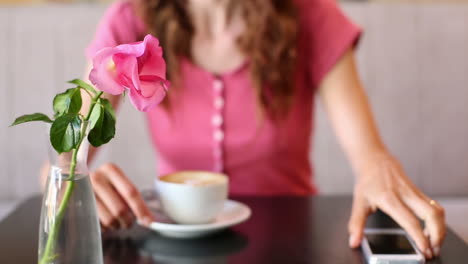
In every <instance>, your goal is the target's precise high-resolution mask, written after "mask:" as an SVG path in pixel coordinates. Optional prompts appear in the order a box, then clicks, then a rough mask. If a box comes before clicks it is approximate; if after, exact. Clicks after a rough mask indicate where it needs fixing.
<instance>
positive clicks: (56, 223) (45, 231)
mask: <svg viewBox="0 0 468 264" xmlns="http://www.w3.org/2000/svg"><path fill="white" fill-rule="evenodd" d="M85 141H86V140H85ZM85 141H84V142H83V143H82V144H81V146H80V148H79V150H78V151H77V153H75V155H76V163H74V164H73V162H72V160H73V158H72V157H73V152H68V153H61V154H57V152H56V151H55V150H54V149H53V148H52V147H50V150H49V160H50V168H49V175H48V179H47V183H46V186H45V192H44V197H43V201H42V209H41V219H40V227H39V252H38V254H39V256H38V257H39V258H38V263H39V264H65V263H66V264H85V263H86V264H102V263H103V255H102V243H101V231H100V225H99V219H98V216H97V211H96V201H95V197H94V192H93V188H92V186H91V182H90V179H89V174H88V166H87V156H88V144H87V142H85ZM73 168H74V169H73ZM71 169H73V173H71V171H70V170H71Z"/></svg>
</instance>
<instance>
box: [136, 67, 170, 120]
mask: <svg viewBox="0 0 468 264" xmlns="http://www.w3.org/2000/svg"><path fill="white" fill-rule="evenodd" d="M141 77H143V78H142V79H140V84H141V90H137V89H130V94H129V96H130V101H131V102H132V103H133V105H134V106H135V108H137V109H138V110H140V111H144V112H147V111H149V110H151V109H152V108H153V107H155V106H156V105H158V104H159V103H160V102H161V101H162V100H163V99H164V97H165V96H166V92H167V89H168V88H169V85H170V84H169V82H168V81H167V80H165V79H163V78H161V77H159V76H141ZM141 77H140V78H141ZM145 95H146V96H145Z"/></svg>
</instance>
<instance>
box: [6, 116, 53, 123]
mask: <svg viewBox="0 0 468 264" xmlns="http://www.w3.org/2000/svg"><path fill="white" fill-rule="evenodd" d="M32 121H43V122H46V123H52V120H50V118H49V117H48V116H47V115H44V114H41V113H34V114H30V115H22V116H20V117H18V118H16V119H15V121H14V122H13V123H12V124H11V125H10V126H16V125H19V124H22V123H26V122H32Z"/></svg>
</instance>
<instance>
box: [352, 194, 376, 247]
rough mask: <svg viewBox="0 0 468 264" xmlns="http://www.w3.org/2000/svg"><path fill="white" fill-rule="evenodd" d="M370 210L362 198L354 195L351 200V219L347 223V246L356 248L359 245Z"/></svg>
mask: <svg viewBox="0 0 468 264" xmlns="http://www.w3.org/2000/svg"><path fill="white" fill-rule="evenodd" d="M370 212H371V210H370V207H369V206H368V204H367V201H366V200H365V199H364V197H362V196H360V195H355V196H354V198H353V207H352V210H351V217H350V220H349V223H348V230H349V235H350V236H349V246H350V247H351V248H357V247H359V245H360V244H361V241H362V237H363V235H364V228H365V226H366V219H367V217H368V216H369V214H370Z"/></svg>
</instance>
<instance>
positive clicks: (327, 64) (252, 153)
mask: <svg viewBox="0 0 468 264" xmlns="http://www.w3.org/2000/svg"><path fill="white" fill-rule="evenodd" d="M147 33H151V34H153V35H154V36H156V37H157V38H159V39H160V41H161V45H162V47H163V48H164V52H165V58H166V60H167V63H168V74H169V78H170V79H171V81H172V83H173V88H172V89H171V91H170V94H169V97H168V98H167V99H166V101H165V103H164V104H163V105H161V106H158V107H156V108H155V109H153V110H152V111H150V112H149V113H148V114H147V120H148V124H149V130H150V135H151V137H152V139H153V143H154V147H155V148H157V149H158V151H159V154H160V155H159V163H160V173H161V174H165V173H169V172H172V171H177V170H186V169H198V170H214V171H222V172H225V173H226V174H228V175H229V177H230V185H231V189H230V193H231V194H239V195H312V194H315V193H317V189H316V187H315V185H314V184H313V183H312V182H311V175H312V169H311V165H310V164H309V158H308V154H309V145H310V144H309V143H310V134H311V131H312V117H313V111H312V109H313V101H314V95H315V93H317V94H318V95H319V97H320V99H321V100H322V101H323V103H324V105H325V107H326V110H327V113H328V115H329V118H330V120H331V123H332V124H333V127H334V130H335V133H336V135H337V137H338V139H339V142H340V143H341V146H342V147H343V150H344V151H345V153H346V154H347V157H348V159H349V161H350V162H351V164H352V167H353V168H354V171H355V174H356V185H355V190H354V202H353V208H352V215H351V219H350V221H349V232H350V241H349V243H350V246H351V247H357V246H359V244H360V241H361V239H362V236H363V228H364V225H365V221H366V218H367V216H368V215H369V214H370V213H371V212H373V211H375V210H376V209H377V208H380V209H382V210H383V211H384V212H386V213H387V214H389V215H390V216H392V217H393V218H394V219H395V220H396V221H397V222H398V223H399V224H400V225H401V226H402V227H403V228H404V229H405V230H407V231H408V233H409V234H410V235H411V237H412V238H413V239H414V240H415V242H416V244H417V245H418V247H419V248H420V249H421V250H422V252H424V254H425V255H426V257H427V258H432V257H433V256H434V255H438V254H439V248H440V245H441V243H442V240H443V238H444V235H445V220H444V211H443V209H442V208H441V207H440V206H439V205H438V204H437V203H436V202H434V201H433V200H431V199H430V198H428V197H427V196H425V195H424V194H423V193H422V192H421V191H420V190H418V189H417V188H416V187H415V186H414V185H413V183H411V181H410V180H409V178H408V177H407V176H406V175H405V173H404V171H403V169H402V168H401V166H400V165H399V163H398V161H397V160H396V159H395V158H394V157H393V156H392V155H391V154H390V153H389V151H388V150H387V148H386V147H385V145H384V144H383V142H382V140H381V138H380V136H379V134H378V131H377V128H376V126H375V123H374V120H373V118H372V115H371V111H370V108H369V104H368V102H367V98H366V95H365V93H364V90H363V88H362V85H361V83H360V80H359V78H358V74H357V71H356V66H355V59H354V47H355V45H356V43H357V41H358V39H359V36H360V29H359V28H358V27H357V26H356V25H355V24H353V23H352V22H351V21H349V20H348V19H347V18H346V17H345V16H344V15H343V13H342V12H341V11H340V10H339V8H338V7H337V5H336V3H335V2H334V1H333V0H296V1H292V0H289V1H288V0H244V1H238V0H237V1H236V0H139V2H117V3H115V4H114V5H113V6H112V7H111V8H110V9H109V10H108V11H107V12H106V14H105V16H104V18H103V19H102V21H101V23H100V25H99V27H98V29H97V33H96V35H95V38H94V40H93V41H92V43H91V44H90V46H89V47H88V50H87V54H88V57H92V56H93V55H94V54H95V53H96V52H97V51H98V50H99V49H101V48H104V47H107V46H114V45H117V44H121V43H129V42H135V41H138V40H141V38H142V36H144V35H145V34H147ZM110 99H111V101H112V102H113V104H114V105H115V106H117V105H118V102H119V100H118V98H115V97H112V98H110ZM92 180H93V186H94V188H95V192H96V196H97V199H98V208H99V217H100V220H101V222H102V224H103V226H105V227H110V228H119V227H127V226H129V225H130V224H131V223H132V222H133V220H134V216H135V217H136V218H137V219H138V220H139V221H141V222H143V223H148V222H150V221H152V215H151V213H150V211H149V210H148V208H147V207H146V205H145V203H144V201H143V200H142V198H141V195H140V194H139V193H138V191H137V190H136V188H135V187H134V185H133V184H132V183H131V181H130V180H129V178H127V177H126V175H125V174H124V173H123V172H122V171H121V170H120V169H119V168H118V167H117V166H116V165H114V164H106V165H104V166H102V167H101V168H99V169H98V170H96V171H95V172H94V173H92ZM418 218H419V219H422V220H424V221H425V230H424V231H423V228H422V227H421V226H420V224H419V220H418Z"/></svg>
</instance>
